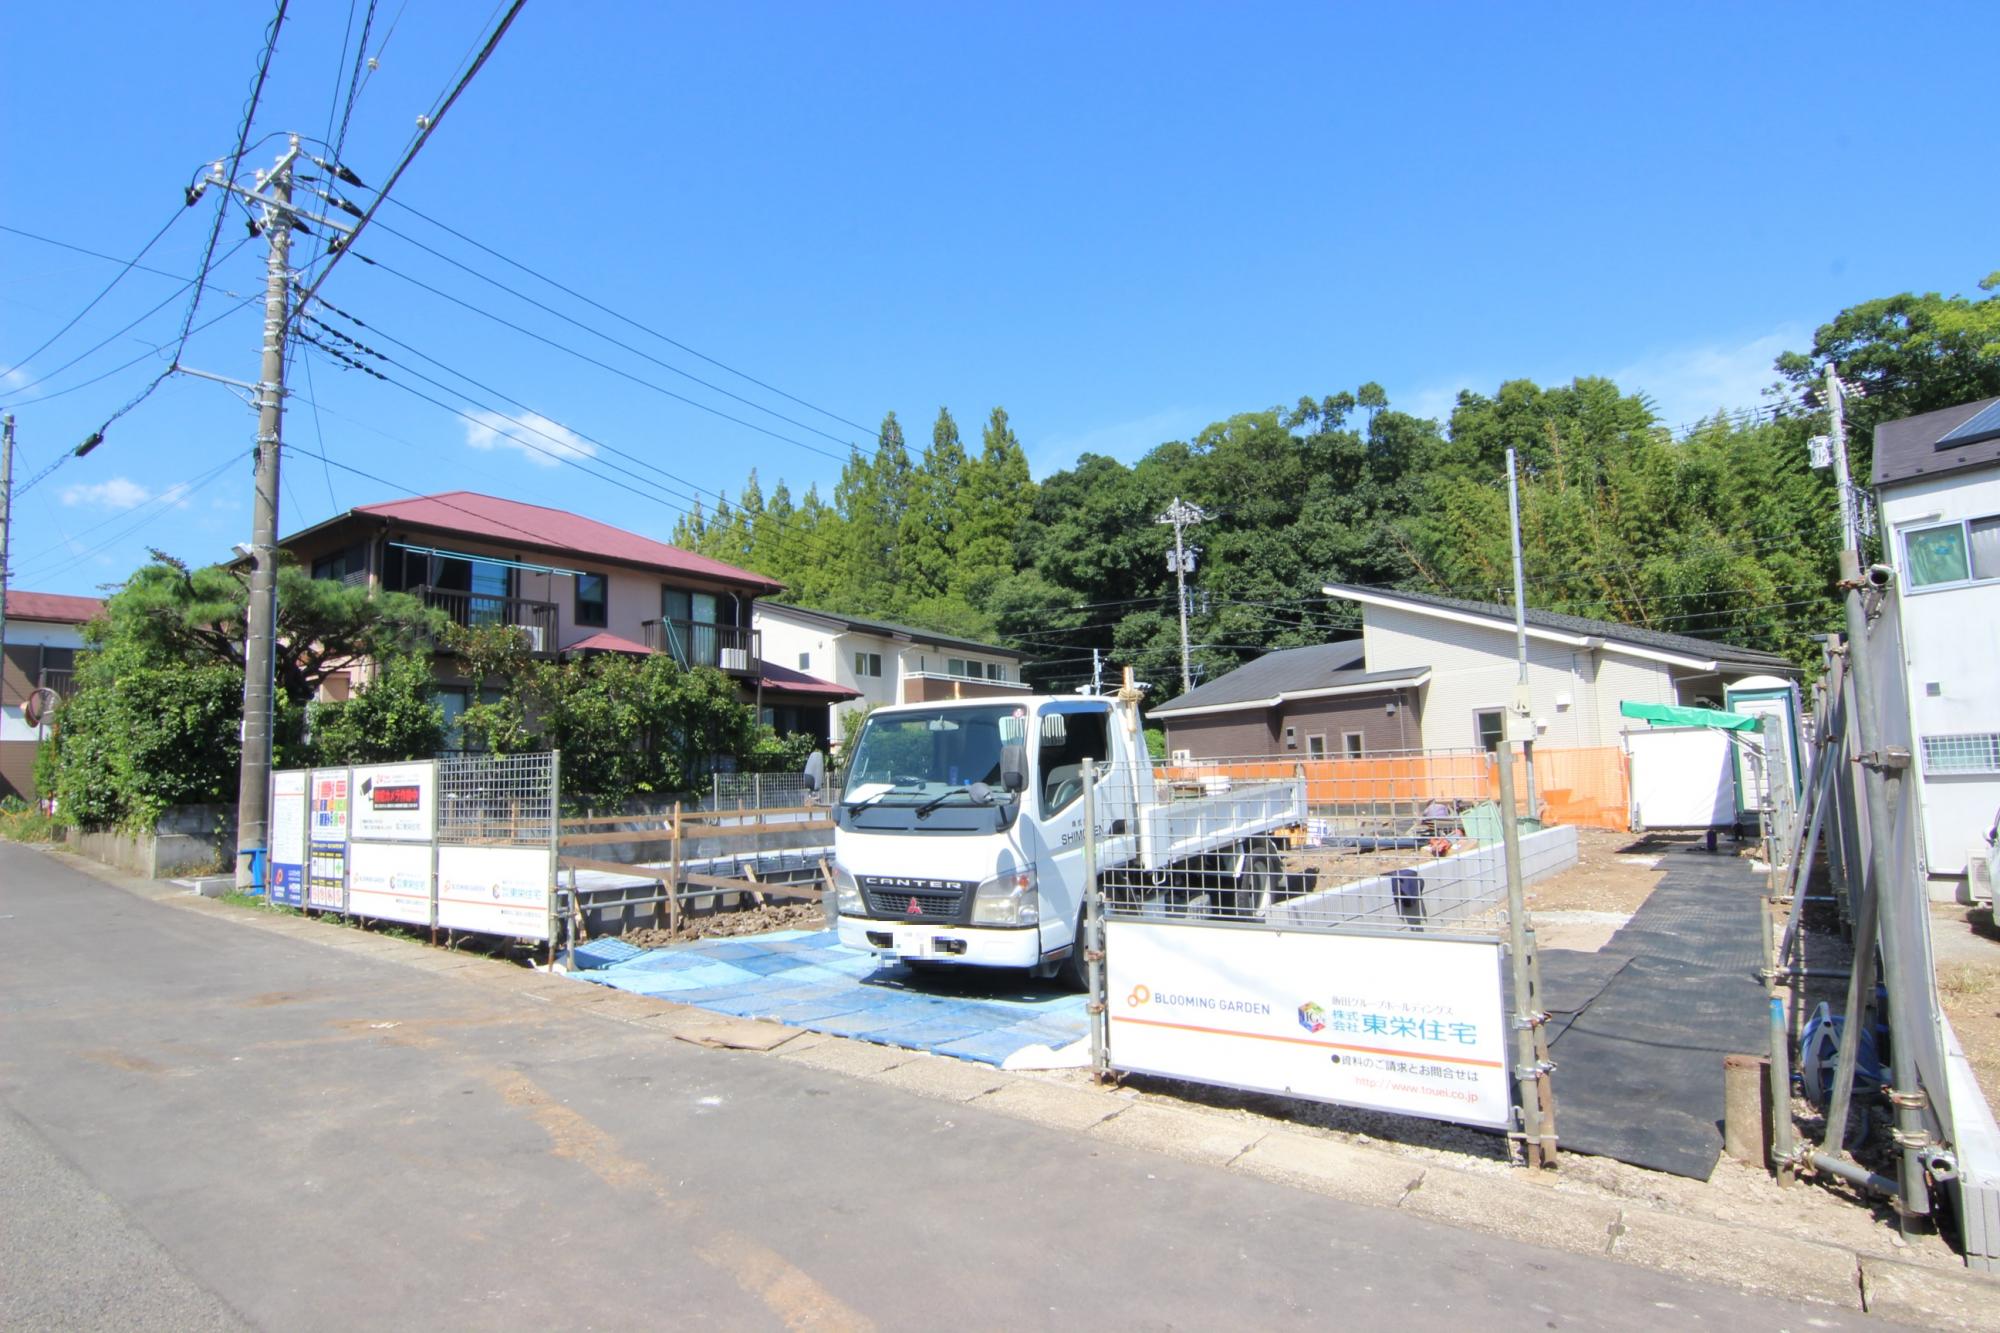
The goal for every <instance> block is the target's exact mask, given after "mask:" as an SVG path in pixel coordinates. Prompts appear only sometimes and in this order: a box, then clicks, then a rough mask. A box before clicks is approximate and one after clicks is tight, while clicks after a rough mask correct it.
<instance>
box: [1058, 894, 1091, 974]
mask: <svg viewBox="0 0 2000 1333" xmlns="http://www.w3.org/2000/svg"><path fill="white" fill-rule="evenodd" d="M1056 980H1057V981H1060V982H1061V983H1062V984H1063V986H1064V987H1065V988H1067V989H1069V990H1073V991H1082V992H1084V993H1086V994H1088V993H1089V991H1090V960H1089V959H1087V958H1085V957H1084V956H1083V915H1082V914H1081V913H1078V914H1077V918H1076V935H1075V939H1074V942H1073V943H1072V944H1071V945H1070V949H1069V957H1067V958H1065V959H1063V960H1062V962H1060V963H1058V964H1057V965H1056Z"/></svg>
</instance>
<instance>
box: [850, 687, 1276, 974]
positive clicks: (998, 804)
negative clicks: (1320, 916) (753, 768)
mask: <svg viewBox="0 0 2000 1333" xmlns="http://www.w3.org/2000/svg"><path fill="white" fill-rule="evenodd" d="M1086 758H1089V759H1093V760H1096V761H1097V765H1098V767H1097V768H1096V770H1095V772H1096V774H1097V777H1096V791H1095V793H1094V799H1093V801H1092V805H1093V806H1094V810H1095V818H1096V824H1097V836H1098V866H1099V870H1100V877H1099V882H1100V884H1101V885H1102V886H1103V891H1104V894H1105V896H1106V898H1107V899H1109V900H1110V901H1113V902H1117V903H1119V904H1121V905H1130V906H1134V907H1136V908H1139V909H1142V910H1157V911H1160V912H1164V913H1176V914H1196V915H1204V916H1237V917H1254V916H1258V915H1261V913H1262V912H1263V911H1265V910H1267V909H1268V908H1269V906H1270V905H1271V903H1273V902H1275V901H1276V900H1277V899H1279V898H1280V897H1282V896H1284V893H1285V882H1286V879H1285V873H1284V864H1283V851H1284V847H1285V844H1286V842H1287V841H1288V839H1289V838H1290V837H1292V836H1293V835H1295V834H1296V833H1297V831H1298V830H1299V829H1300V828H1301V827H1302V826H1303V825H1304V823H1305V819H1306V805H1305V790H1304V783H1303V781H1276V782H1259V783H1237V784H1233V785H1232V784H1228V783H1223V782H1217V783H1212V784H1210V785H1209V787H1208V788H1207V789H1205V790H1203V789H1199V788H1198V789H1197V790H1196V791H1194V792H1192V793H1183V792H1177V791H1175V790H1174V789H1172V788H1171V787H1170V786H1169V785H1167V784H1165V783H1161V782H1158V781H1156V779H1155V777H1154V772H1153V764H1152V761H1151V759H1150V757H1149V756H1148V754H1147V751H1146V738H1145V736H1144V734H1143V733H1142V732H1141V730H1140V726H1139V707H1138V694H1137V692H1136V691H1133V690H1129V689H1128V690H1126V691H1122V692H1121V693H1120V694H1119V695H1118V696H1117V697H1116V698H1111V697H1104V696H1076V695H1056V696H1033V697H1025V698H1016V699H991V698H985V699H965V700H952V701H950V702H939V703H923V704H903V705H897V706H892V707H886V708H879V709H877V710H875V711H874V712H873V713H871V714H870V715H869V717H868V721H867V723H866V724H865V725H864V726H863V727H862V730H861V733H860V735H859V737H858V738H857V740H856V742H855V746H854V751H853V758H852V762H851V763H850V764H849V766H848V771H847V781H846V786H845V789H844V790H843V791H841V792H840V793H838V794H837V795H836V796H835V798H834V801H833V814H834V819H835V831H834V840H833V846H834V860H833V867H832V871H833V884H834V897H835V906H836V910H837V912H838V914H839V930H840V941H841V943H842V944H845V945H848V946H850V947H853V948H856V949H867V950H872V951H874V952H875V953H877V954H881V955H883V956H884V957H888V958H895V959H900V960H903V961H906V962H909V963H913V964H916V965H918V966H922V967H940V968H941V967H1006V968H1027V969H1029V970H1031V971H1032V972H1034V973H1035V974H1036V975H1038V976H1045V977H1046V976H1063V977H1064V978H1065V979H1066V980H1068V981H1070V982H1071V983H1072V984H1076V985H1079V986H1080V985H1081V984H1082V979H1083V976H1084V965H1083V950H1082V949H1081V948H1080V947H1079V941H1080V938H1081V922H1082V917H1083V901H1084V893H1083V887H1084V865H1083V846H1084V830H1083V817H1084V804H1085V802H1084V800H1083V774H1082V765H1083V761H1084V760H1085V759H1086Z"/></svg>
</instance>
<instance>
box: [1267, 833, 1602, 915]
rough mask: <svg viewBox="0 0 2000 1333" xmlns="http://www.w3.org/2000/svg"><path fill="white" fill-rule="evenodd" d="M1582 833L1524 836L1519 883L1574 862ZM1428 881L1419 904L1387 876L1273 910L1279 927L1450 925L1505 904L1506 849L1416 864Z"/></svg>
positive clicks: (1339, 887) (1491, 847) (1496, 845)
mask: <svg viewBox="0 0 2000 1333" xmlns="http://www.w3.org/2000/svg"><path fill="white" fill-rule="evenodd" d="M1576 861H1577V840H1576V830H1575V829H1574V828H1571V827H1567V826H1565V827H1561V828H1545V829H1538V830H1536V831H1535V832H1533V833H1524V834H1522V835H1521V881H1522V882H1523V883H1524V884H1532V883H1534V882H1535V881H1536V880H1538V879H1543V878H1546V877H1547V876H1549V875H1553V874H1556V873H1557V872H1558V871H1562V870H1567V869H1569V867H1571V866H1573V865H1575V864H1576ZM1409 869H1410V871H1411V872H1413V873H1414V874H1415V875H1416V876H1417V878H1418V880H1419V881H1420V882H1421V883H1422V886H1423V887H1422V891H1421V893H1420V894H1419V895H1418V897H1417V898H1416V899H1415V900H1414V901H1405V902H1401V903H1399V902H1398V901H1397V899H1396V892H1395V885H1394V882H1393V881H1392V879H1391V877H1390V876H1388V875H1370V876H1369V877H1367V878H1366V879H1358V880H1355V881H1353V882H1352V883H1348V884H1339V885H1335V886H1333V887H1332V888H1327V889H1320V890H1318V891H1316V892H1314V893H1309V894H1307V895H1306V896H1304V897H1302V898H1293V899H1291V900H1290V901H1288V902H1283V903H1280V904H1278V905H1277V906H1276V907H1273V908H1272V909H1271V914H1270V918H1269V921H1270V924H1271V925H1274V926H1287V925H1289V926H1332V925H1348V924H1364V923H1365V924H1368V925H1379V926H1386V927H1391V928H1399V929H1412V928H1420V927H1421V926H1423V925H1432V924H1440V923H1448V922H1452V921H1459V920H1464V919H1467V918H1470V917H1475V916H1478V915H1480V914H1482V913H1484V912H1488V911H1492V910H1493V909H1495V908H1498V907H1501V906H1504V905H1505V903H1506V901H1507V851H1506V848H1505V847H1503V846H1502V845H1501V844H1499V843H1493V844H1490V845H1488V846H1483V847H1474V848H1471V849H1469V850H1467V851H1463V852H1454V853H1453V854H1452V855H1450V856H1446V857H1440V858H1437V859H1435V860H1428V861H1422V862H1417V863H1413V864H1412V865H1411V866H1410V867H1409Z"/></svg>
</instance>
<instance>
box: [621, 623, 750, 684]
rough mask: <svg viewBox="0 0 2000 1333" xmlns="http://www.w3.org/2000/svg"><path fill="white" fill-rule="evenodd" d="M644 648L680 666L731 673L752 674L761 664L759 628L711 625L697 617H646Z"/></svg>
mask: <svg viewBox="0 0 2000 1333" xmlns="http://www.w3.org/2000/svg"><path fill="white" fill-rule="evenodd" d="M643 628H644V629H645V631H646V647H647V648H648V649H650V650H652V651H653V652H656V653H666V654H667V655H669V656H670V657H672V658H673V659H674V660H675V661H676V662H679V663H680V664H681V665H682V666H708V667H715V668H717V669H719V670H722V671H726V672H728V673H729V674H730V675H732V676H754V675H756V674H757V673H758V672H760V671H762V670H763V667H764V634H763V631H762V630H754V629H747V628H745V627H743V626H740V625H711V624H708V623H706V622H705V621H700V620H648V621H646V622H645V624H644V626H643Z"/></svg>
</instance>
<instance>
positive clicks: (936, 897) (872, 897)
mask: <svg viewBox="0 0 2000 1333" xmlns="http://www.w3.org/2000/svg"><path fill="white" fill-rule="evenodd" d="M913 902H914V903H915V904H916V905H917V910H916V911H915V912H912V911H911V910H910V904H911V903H913ZM963 902H964V899H963V898H962V897H961V896H960V895H958V894H944V893H901V892H898V891H897V890H894V889H891V890H889V891H888V892H886V893H885V892H883V891H881V890H879V889H871V890H869V893H868V910H869V912H871V913H872V914H874V915H875V916H900V917H905V918H907V919H908V920H911V921H956V920H957V919H958V909H959V907H960V906H961V905H962V904H963Z"/></svg>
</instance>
